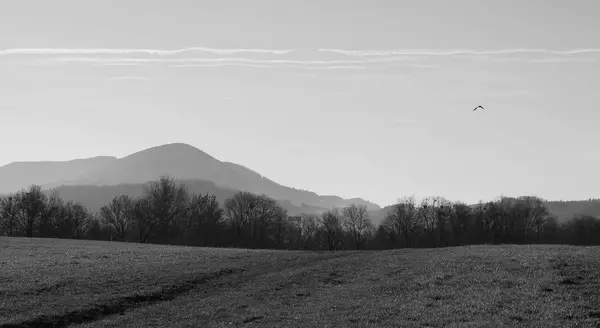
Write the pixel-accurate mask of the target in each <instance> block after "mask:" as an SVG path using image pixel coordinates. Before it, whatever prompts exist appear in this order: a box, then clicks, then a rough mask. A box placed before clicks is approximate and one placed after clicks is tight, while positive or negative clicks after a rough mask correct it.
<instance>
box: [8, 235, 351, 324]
mask: <svg viewBox="0 0 600 328" xmlns="http://www.w3.org/2000/svg"><path fill="white" fill-rule="evenodd" d="M333 256H339V254H338V255H335V254H328V253H308V252H286V251H262V250H240V249H217V248H212V249H211V248H192V247H175V246H160V245H141V244H129V243H117V242H112V243H110V242H94V241H74V240H58V239H26V238H2V237H0V327H5V325H6V324H7V323H15V324H16V323H24V322H28V323H27V325H26V326H31V327H34V326H35V327H41V326H44V325H47V326H49V327H52V326H53V324H55V323H56V321H57V320H59V319H60V318H58V317H60V316H67V317H68V318H66V319H67V320H66V322H62V323H61V322H59V325H58V326H66V325H67V323H69V322H71V321H73V320H75V321H85V319H86V318H84V317H85V316H88V317H91V318H89V319H93V317H98V316H100V315H101V314H102V313H105V314H111V312H115V311H118V312H122V311H124V310H126V309H127V308H135V307H137V306H139V305H140V304H138V303H140V302H142V303H144V302H145V303H155V302H156V301H161V300H165V299H172V298H174V297H175V296H176V295H177V294H178V293H181V292H184V291H186V290H189V289H192V288H194V287H195V285H199V284H202V283H204V282H205V281H208V280H210V279H216V278H219V277H222V276H225V275H233V274H238V275H240V276H242V277H243V276H244V274H247V273H248V272H253V271H256V270H257V268H258V269H259V270H261V271H265V270H267V271H268V270H269V269H271V270H273V269H276V268H277V267H283V268H285V267H286V266H291V265H298V264H302V263H310V262H311V261H316V260H320V259H326V258H331V257H333ZM116 303H119V304H116ZM123 303H124V304H123ZM123 305H124V306H123ZM142 305H143V304H142ZM107 307H108V308H107ZM94 308H95V309H94ZM86 309H94V311H87V312H85V311H84V310H86ZM53 316H54V317H53ZM62 321H65V320H62ZM54 326H56V325H54Z"/></svg>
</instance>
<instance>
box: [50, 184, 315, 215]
mask: <svg viewBox="0 0 600 328" xmlns="http://www.w3.org/2000/svg"><path fill="white" fill-rule="evenodd" d="M176 183H178V184H184V185H186V186H187V189H188V191H189V192H190V193H196V194H205V193H208V194H209V195H215V197H216V198H217V200H218V201H219V203H220V204H221V205H223V203H224V201H225V200H226V199H227V198H229V197H231V196H233V195H234V194H235V193H237V192H238V190H234V189H228V188H221V187H218V186H217V185H215V184H214V183H213V182H210V181H202V180H176ZM148 184H149V182H146V183H138V184H119V185H104V186H94V185H80V186H61V187H57V188H52V189H50V190H47V191H46V193H47V194H51V193H52V192H54V191H56V192H58V194H59V196H60V197H61V198H62V199H63V200H65V201H74V202H78V203H81V204H83V205H85V206H86V207H87V208H89V209H90V210H92V211H98V210H99V209H100V208H101V207H102V206H104V205H107V204H108V203H109V202H110V201H111V200H112V199H113V198H114V197H115V196H120V195H127V196H130V197H139V196H141V195H142V194H143V192H144V189H145V188H146V187H147V186H148ZM277 201H278V203H279V205H281V207H283V208H285V209H287V210H288V214H289V215H300V214H302V213H305V214H319V213H322V212H323V211H325V210H326V209H323V208H318V207H314V206H308V205H303V206H296V205H293V204H292V203H291V202H290V201H289V200H277Z"/></svg>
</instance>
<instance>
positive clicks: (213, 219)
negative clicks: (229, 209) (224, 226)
mask: <svg viewBox="0 0 600 328" xmlns="http://www.w3.org/2000/svg"><path fill="white" fill-rule="evenodd" d="M222 216H223V210H222V209H221V207H220V206H219V202H218V201H217V199H216V197H215V196H214V195H209V194H204V195H197V194H192V196H191V202H190V204H189V220H188V223H187V229H186V230H187V231H188V232H191V237H192V238H194V240H193V242H192V243H193V244H194V245H204V246H206V243H207V242H208V241H209V240H210V241H212V242H214V241H215V240H214V237H213V236H214V234H217V233H218V231H217V229H218V228H219V226H220V224H221V219H222Z"/></svg>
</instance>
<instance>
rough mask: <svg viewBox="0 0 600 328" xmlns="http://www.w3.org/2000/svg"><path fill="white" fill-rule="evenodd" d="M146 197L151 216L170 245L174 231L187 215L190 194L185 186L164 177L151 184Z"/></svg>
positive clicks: (145, 194) (146, 191)
mask: <svg viewBox="0 0 600 328" xmlns="http://www.w3.org/2000/svg"><path fill="white" fill-rule="evenodd" d="M144 197H145V198H146V199H147V200H148V206H149V210H150V214H151V215H152V217H153V220H154V221H155V222H156V224H157V226H158V228H159V229H160V230H161V234H162V238H163V239H164V241H165V242H166V243H170V241H171V239H172V238H173V232H174V231H173V230H174V229H175V228H177V227H178V225H179V223H180V220H182V219H183V218H184V217H185V216H186V215H187V208H188V202H189V194H188V191H187V188H186V187H185V186H184V185H177V184H176V183H175V181H174V180H173V179H172V178H169V177H168V176H163V177H161V178H160V180H158V181H156V182H151V183H150V185H149V186H148V188H146V190H145V193H144Z"/></svg>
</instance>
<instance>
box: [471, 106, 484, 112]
mask: <svg viewBox="0 0 600 328" xmlns="http://www.w3.org/2000/svg"><path fill="white" fill-rule="evenodd" d="M477 108H481V109H485V108H483V106H481V105H479V106H477V107H475V109H473V111H476V110H477Z"/></svg>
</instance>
